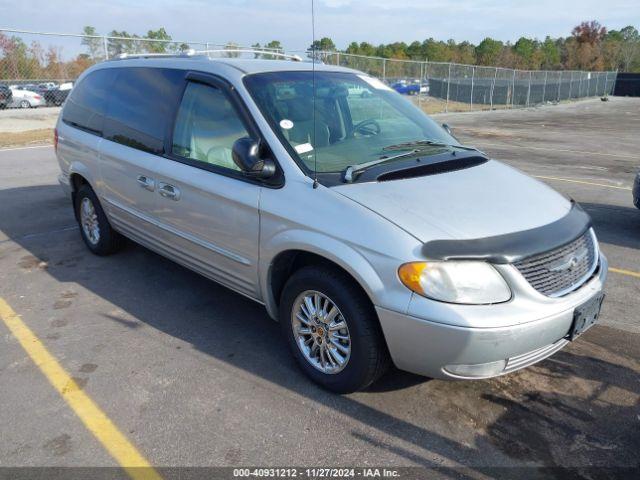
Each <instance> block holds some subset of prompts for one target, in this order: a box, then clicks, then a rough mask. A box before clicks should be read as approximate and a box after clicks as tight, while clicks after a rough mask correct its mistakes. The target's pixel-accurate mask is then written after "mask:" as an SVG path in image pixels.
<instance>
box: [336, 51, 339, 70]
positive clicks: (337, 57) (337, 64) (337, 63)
mask: <svg viewBox="0 0 640 480" xmlns="http://www.w3.org/2000/svg"><path fill="white" fill-rule="evenodd" d="M336 66H338V67H339V66H340V51H337V52H336Z"/></svg>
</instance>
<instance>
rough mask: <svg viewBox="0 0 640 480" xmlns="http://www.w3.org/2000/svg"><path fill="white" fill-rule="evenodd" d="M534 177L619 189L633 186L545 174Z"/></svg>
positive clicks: (628, 188)
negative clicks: (547, 175) (546, 175)
mask: <svg viewBox="0 0 640 480" xmlns="http://www.w3.org/2000/svg"><path fill="white" fill-rule="evenodd" d="M534 177H536V178H542V179H543V180H558V181H560V182H570V183H582V184H584V185H594V186H596V187H608V188H617V189H619V190H631V187H619V186H618V185H608V184H606V183H594V182H587V181H585V180H573V179H572V178H560V177H545V176H544V175H534Z"/></svg>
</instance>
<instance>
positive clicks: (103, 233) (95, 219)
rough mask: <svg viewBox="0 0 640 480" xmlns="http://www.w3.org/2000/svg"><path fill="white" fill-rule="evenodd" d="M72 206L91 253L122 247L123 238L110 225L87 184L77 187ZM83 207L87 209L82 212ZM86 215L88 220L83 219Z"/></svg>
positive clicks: (113, 250)
mask: <svg viewBox="0 0 640 480" xmlns="http://www.w3.org/2000/svg"><path fill="white" fill-rule="evenodd" d="M74 207H75V211H76V218H77V220H78V225H79V226H80V235H81V236H82V240H84V243H85V245H86V246H87V248H88V249H89V250H91V252H92V253H94V254H96V255H100V256H104V255H110V254H112V253H115V252H117V251H118V250H120V249H122V247H123V246H124V243H125V238H124V237H123V236H122V235H121V234H119V233H118V232H116V231H115V230H114V229H113V228H112V227H111V225H110V224H109V220H107V216H106V215H105V213H104V210H102V206H101V205H100V201H99V200H98V197H97V196H96V194H95V192H94V191H93V189H92V188H91V187H90V186H89V185H86V184H85V185H82V186H81V187H80V188H79V189H78V191H77V192H76V194H75V205H74ZM85 208H86V209H87V210H86V211H84V212H83V210H84V209H85ZM87 217H89V218H90V221H89V222H86V221H85V218H87ZM90 225H92V226H93V227H94V228H91V226H90ZM96 228H97V230H95V229H96ZM96 233H97V235H96Z"/></svg>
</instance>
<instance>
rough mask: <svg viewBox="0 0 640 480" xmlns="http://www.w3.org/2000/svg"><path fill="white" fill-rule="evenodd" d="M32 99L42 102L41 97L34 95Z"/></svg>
mask: <svg viewBox="0 0 640 480" xmlns="http://www.w3.org/2000/svg"><path fill="white" fill-rule="evenodd" d="M33 98H35V99H36V100H42V97H41V96H40V95H34V96H33Z"/></svg>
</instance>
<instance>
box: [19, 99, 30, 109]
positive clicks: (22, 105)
mask: <svg viewBox="0 0 640 480" xmlns="http://www.w3.org/2000/svg"><path fill="white" fill-rule="evenodd" d="M29 107H31V104H30V103H29V101H28V100H22V101H21V102H20V108H29Z"/></svg>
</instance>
